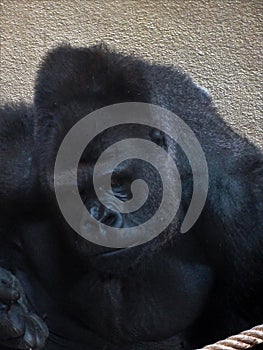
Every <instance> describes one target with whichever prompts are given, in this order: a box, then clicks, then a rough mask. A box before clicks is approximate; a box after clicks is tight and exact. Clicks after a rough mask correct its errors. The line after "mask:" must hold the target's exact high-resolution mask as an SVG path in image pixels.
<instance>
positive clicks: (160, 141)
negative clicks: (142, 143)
mask: <svg viewBox="0 0 263 350" xmlns="http://www.w3.org/2000/svg"><path fill="white" fill-rule="evenodd" d="M149 136H150V139H151V140H152V141H153V142H155V143H156V144H157V145H158V146H160V147H163V148H167V142H166V137H165V134H164V133H163V132H162V131H161V130H159V129H152V130H151V131H150V133H149Z"/></svg>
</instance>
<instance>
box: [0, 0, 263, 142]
mask: <svg viewBox="0 0 263 350" xmlns="http://www.w3.org/2000/svg"><path fill="white" fill-rule="evenodd" d="M1 3H2V10H1V72H0V73H1V83H0V89H1V99H2V100H4V101H5V100H11V99H12V100H18V99H21V98H24V99H27V100H30V99H31V98H32V88H33V80H34V74H35V71H36V68H37V65H38V63H39V60H40V57H41V56H42V55H43V53H44V52H45V51H46V50H47V49H48V48H50V47H52V46H54V45H56V44H58V43H61V42H62V41H63V42H70V43H72V44H74V45H90V44H94V43H96V42H100V41H104V42H105V43H108V44H110V45H111V46H113V47H115V48H117V49H119V50H121V51H123V52H129V53H132V52H133V53H135V54H136V55H138V56H141V57H147V58H149V59H150V60H154V61H159V62H162V63H174V64H176V65H178V66H180V67H181V68H183V69H184V70H186V71H188V72H189V73H190V74H191V75H192V76H193V78H194V79H195V81H196V82H197V83H199V84H201V85H203V86H204V87H206V88H207V89H208V90H209V91H210V92H211V94H212V96H213V97H214V101H215V103H216V105H217V106H218V108H219V110H220V111H221V114H222V116H223V117H224V118H225V119H226V120H227V121H228V123H229V124H231V125H232V126H233V127H235V128H236V130H238V131H239V132H240V133H242V134H244V135H247V136H249V138H251V139H252V140H253V141H254V142H256V143H257V144H258V145H261V146H263V141H262V134H263V131H262V124H263V122H262V115H260V104H261V96H260V83H261V81H262V70H261V71H260V60H261V56H260V49H261V48H262V47H261V40H262V37H261V36H260V29H261V28H260V26H261V24H262V22H260V21H261V20H262V17H261V16H262V12H263V11H262V10H263V5H262V4H263V2H262V0H251V1H248V0H239V1H235V0H185V1H184V0H155V1H154V0H153V1H146V0H137V1H132V0H124V1H122V0H116V1H114V0H105V1H102V0H101V1H98V0H95V1H94V0H90V1H89V0H73V1H68V0H60V1H55V0H53V1H50V0H44V1H41V0H39V1H37V0H15V1H14V0H2V2H1ZM260 75H261V76H260Z"/></svg>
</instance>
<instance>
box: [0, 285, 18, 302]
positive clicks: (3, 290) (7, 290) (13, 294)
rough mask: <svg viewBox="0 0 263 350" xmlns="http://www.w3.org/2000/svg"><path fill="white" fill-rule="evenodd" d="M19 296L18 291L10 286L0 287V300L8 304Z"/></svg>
mask: <svg viewBox="0 0 263 350" xmlns="http://www.w3.org/2000/svg"><path fill="white" fill-rule="evenodd" d="M19 298H20V293H19V291H18V290H15V289H14V288H11V287H8V286H6V287H0V302H2V303H4V304H6V305H9V304H11V303H14V302H15V301H17V300H18V299H19Z"/></svg>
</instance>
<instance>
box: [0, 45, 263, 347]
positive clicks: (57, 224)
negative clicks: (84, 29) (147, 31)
mask: <svg viewBox="0 0 263 350" xmlns="http://www.w3.org/2000/svg"><path fill="white" fill-rule="evenodd" d="M133 101H134V102H147V103H152V104H157V105H160V106H162V107H166V108H167V109H169V110H171V111H173V112H174V113H176V114H177V115H178V116H180V117H181V118H182V119H183V120H184V121H185V122H186V123H187V124H188V125H189V126H190V127H191V128H192V130H193V131H194V132H195V135H196V137H197V138H198V140H199V142H200V143H201V145H202V148H203V150H204V153H205V156H206V159H207V163H208V169H209V192H208V198H207V201H206V205H205V207H204V209H203V212H202V214H201V216H200V218H199V219H198V221H197V222H196V224H195V225H194V226H193V227H192V228H191V230H190V231H189V232H187V233H186V234H184V235H183V234H180V226H181V223H182V220H183V218H184V216H185V213H186V211H187V207H188V206H189V202H190V199H191V194H192V174H191V168H190V166H189V164H188V162H187V159H186V157H185V155H184V153H183V152H182V151H181V149H180V148H179V147H178V146H177V145H176V144H175V142H174V141H172V140H171V139H170V138H169V137H168V136H167V135H164V134H163V133H161V132H160V131H158V130H153V129H151V128H149V127H143V126H140V127H138V126H134V125H132V124H130V125H128V126H126V127H121V126H120V127H116V128H113V129H109V130H107V131H105V132H104V133H102V134H100V135H98V136H97V137H96V138H95V139H94V140H93V141H92V142H91V143H90V145H89V146H88V147H87V148H86V150H85V152H84V153H83V155H82V158H81V161H80V164H79V169H78V185H79V190H80V194H81V197H82V200H83V202H84V204H85V205H86V207H87V208H88V209H89V211H90V213H91V214H92V215H93V216H94V217H95V218H96V219H97V220H98V221H101V222H103V223H106V224H108V225H111V226H114V227H130V226H134V225H136V224H137V223H141V222H144V221H146V220H147V219H148V218H149V217H151V215H152V214H153V213H154V212H155V210H156V209H157V208H158V204H159V203H160V200H161V193H160V186H161V183H160V181H161V180H160V178H159V177H158V174H156V171H155V170H154V169H153V168H152V167H151V166H149V164H148V165H147V164H142V161H139V160H130V161H126V162H124V163H122V164H121V165H120V166H119V167H118V168H117V169H115V172H114V174H113V177H112V189H113V192H114V195H115V196H116V197H117V198H119V199H120V200H122V201H126V200H128V199H130V198H131V190H130V184H131V182H132V181H133V180H134V179H138V178H140V179H144V180H145V181H146V182H147V183H148V186H149V189H150V192H149V198H148V200H147V202H146V203H145V205H144V206H143V207H142V208H141V210H139V211H137V212H135V213H133V214H126V215H121V214H115V213H114V211H112V210H110V209H106V208H104V207H103V206H102V205H101V204H100V203H99V202H98V200H97V198H96V195H95V193H94V189H93V186H92V170H93V167H94V164H95V163H96V160H97V158H98V157H99V155H100V154H101V152H103V150H104V149H106V148H107V147H108V146H109V145H111V144H112V143H114V142H116V141H118V140H122V139H125V138H128V137H139V138H145V139H147V140H151V141H152V142H155V143H156V144H158V145H159V146H161V147H163V148H164V149H165V150H168V149H169V150H170V152H171V154H172V157H173V158H174V160H175V162H176V164H177V167H178V169H179V172H180V175H181V179H182V186H183V194H182V202H181V206H180V208H179V211H178V213H177V216H176V217H175V219H174V220H173V222H172V223H171V224H170V225H169V226H168V227H167V229H166V230H165V231H164V232H162V233H161V234H160V235H159V236H158V237H156V238H155V239H153V240H151V241H149V242H147V243H145V244H143V245H140V246H137V247H133V248H129V249H117V250H116V249H115V250H114V249H112V248H106V247H102V246H98V245H95V244H92V243H90V242H88V241H86V240H84V239H83V238H82V237H80V236H79V235H78V234H76V233H75V232H74V231H73V230H72V229H71V228H70V227H69V226H68V224H67V223H66V222H65V220H64V219H63V218H62V215H61V213H60V210H59V208H58V205H57V202H56V199H55V194H54V186H53V169H54V161H55V157H56V153H57V150H58V147H59V145H60V143H61V141H62V140H63V138H64V136H65V135H66V133H67V131H68V130H69V129H70V128H71V127H72V126H73V125H74V124H75V123H76V122H77V121H78V120H79V119H81V118H82V117H84V116H85V115H87V114H88V113H90V112H92V111H94V110H96V109H98V108H101V107H104V106H107V105H111V104H114V103H120V102H133ZM160 118H161V116H160ZM0 163H1V173H0V207H1V208H0V209H1V214H0V215H1V231H0V232H1V247H0V266H1V268H0V344H1V349H2V348H7V349H10V348H11V349H29V348H33V349H41V348H45V349H47V350H60V349H61V350H62V349H66V350H73V349H79V350H93V349H107V350H122V349H124V350H125V349H126V350H132V349H133V350H147V349H158V350H160V349H173V350H178V349H195V348H197V347H201V346H203V345H205V344H207V343H210V342H214V341H216V340H218V339H220V338H223V337H226V336H228V335H230V334H233V333H236V332H239V331H241V330H243V329H246V328H249V327H252V326H254V325H256V324H259V323H262V321H263V318H262V315H263V304H262V297H261V296H262V293H263V277H262V273H261V271H262V267H263V258H262V248H263V238H262V234H261V232H262V224H263V221H262V217H263V215H262V209H263V201H262V198H263V196H262V192H263V190H262V188H263V162H262V154H261V153H260V152H259V150H257V149H256V148H255V147H254V146H253V145H251V144H250V143H249V142H248V141H247V140H246V139H243V138H241V137H240V136H238V135H236V134H235V133H234V132H233V131H232V130H231V129H230V128H229V127H228V126H227V125H226V124H225V123H224V122H223V121H222V120H221V119H220V117H219V116H218V115H217V113H216V111H215V109H214V107H213V105H212V102H211V98H210V97H209V96H208V95H207V94H206V93H205V92H204V91H203V90H202V89H200V88H199V87H198V86H196V85H195V84H194V83H193V82H192V80H191V79H190V78H189V77H188V76H187V75H185V74H183V73H181V72H179V71H177V70H176V69H174V68H170V67H162V66H158V65H149V64H148V63H146V62H144V61H140V60H136V59H134V58H132V57H125V56H122V55H119V54H116V53H114V52H109V51H108V50H107V49H106V48H104V47H100V46H98V47H92V48H87V49H73V48H71V47H68V46H63V47H59V48H57V49H55V50H53V51H51V52H50V53H48V54H47V56H46V57H45V58H44V60H43V63H42V65H41V67H40V70H39V72H38V74H37V79H36V86H35V98H34V106H33V109H32V108H31V107H28V106H25V105H23V104H20V105H16V106H12V105H10V106H8V105H6V106H3V108H2V110H1V119H0ZM167 171H169V169H167ZM173 186H174V182H173V179H172V178H171V183H170V188H171V191H172V190H173ZM109 196H110V195H109V194H108V193H105V199H106V200H108V201H109V202H111V201H113V199H112V198H109ZM88 225H89V224H88ZM88 227H89V226H88ZM89 229H90V230H94V229H95V230H99V229H98V227H96V228H94V226H92V224H91V223H90V227H89Z"/></svg>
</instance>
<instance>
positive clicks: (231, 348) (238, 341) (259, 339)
mask: <svg viewBox="0 0 263 350" xmlns="http://www.w3.org/2000/svg"><path fill="white" fill-rule="evenodd" d="M258 344H263V324H262V325H259V326H256V327H254V328H252V329H250V330H248V331H244V332H242V333H240V334H237V335H233V336H231V337H229V338H227V339H225V340H221V341H219V342H217V343H215V344H212V345H207V346H205V347H204V348H202V349H201V350H243V349H251V348H253V346H255V345H258Z"/></svg>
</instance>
